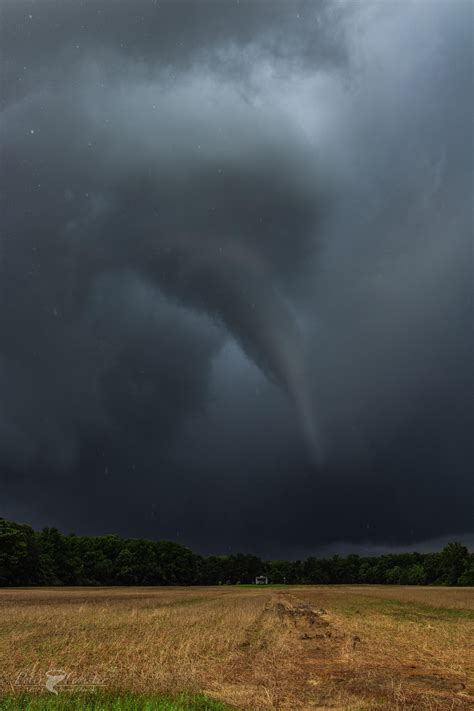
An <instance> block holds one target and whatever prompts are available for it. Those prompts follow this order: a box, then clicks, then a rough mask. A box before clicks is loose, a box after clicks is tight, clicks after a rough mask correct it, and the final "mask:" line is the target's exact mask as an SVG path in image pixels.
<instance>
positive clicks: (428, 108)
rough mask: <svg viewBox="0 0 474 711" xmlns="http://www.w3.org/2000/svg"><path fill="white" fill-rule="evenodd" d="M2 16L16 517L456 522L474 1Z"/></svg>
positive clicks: (300, 546) (376, 537) (428, 532)
mask: <svg viewBox="0 0 474 711" xmlns="http://www.w3.org/2000/svg"><path fill="white" fill-rule="evenodd" d="M0 12H1V20H2V22H1V27H2V30H1V33H2V37H1V39H2V41H1V45H2V48H3V49H2V51H3V57H2V59H3V61H2V72H3V77H2V78H3V83H2V86H3V87H4V88H3V90H2V97H1V98H2V106H3V110H2V120H1V126H0V131H1V142H2V168H1V180H2V237H1V241H0V332H1V334H2V337H1V342H0V391H1V393H2V395H1V399H0V477H1V481H2V489H3V492H4V496H2V503H3V508H4V514H5V515H10V516H12V517H17V518H24V519H26V520H31V521H33V522H34V523H38V524H39V523H41V524H46V523H57V524H59V525H62V526H63V527H65V528H67V529H69V528H76V529H77V530H82V531H85V530H90V531H103V530H106V529H115V530H119V531H121V532H123V533H128V534H134V535H141V534H144V535H151V536H156V537H160V536H168V537H175V538H176V537H178V538H182V539H183V540H185V541H186V542H187V543H189V544H192V545H196V546H201V547H203V548H205V549H206V548H207V549H213V550H217V549H219V550H224V549H226V547H227V546H234V547H241V548H242V547H247V548H254V549H255V550H259V551H261V552H263V553H268V554H270V553H272V554H274V553H278V551H280V550H285V551H287V550H289V549H291V550H295V551H298V550H305V551H306V550H309V549H311V547H312V546H314V547H318V546H322V545H326V544H329V543H330V542H334V541H338V540H345V541H348V540H351V541H353V543H354V544H355V545H357V544H358V543H359V542H363V541H369V542H370V541H372V542H374V543H376V544H377V545H384V544H387V545H388V544H393V545H398V544H403V543H412V542H413V541H416V540H424V539H427V538H430V537H432V538H435V537H439V536H443V535H448V534H451V533H452V534H456V533H464V532H467V531H468V529H469V526H470V513H469V512H470V508H471V504H472V495H473V493H472V482H471V470H472V465H473V463H474V462H473V451H472V442H471V433H472V424H473V412H472V355H473V337H472V287H471V280H472V261H471V251H470V250H471V238H472V212H471V208H470V200H471V196H472V37H471V29H470V21H471V19H472V18H471V14H472V8H471V5H470V3H469V2H463V1H462V0H458V1H457V2H455V3H451V4H449V5H448V3H441V2H440V3H429V4H428V3H423V2H421V1H420V2H408V0H407V1H404V2H402V3H383V4H382V3H370V2H360V3H344V2H341V3H339V2H305V1H302V2H275V3H272V4H271V5H270V4H269V3H266V2H257V1H253V2H231V1H230V0H228V1H227V2H196V1H193V2H191V1H188V0H186V1H185V2H184V1H183V2H151V1H148V0H147V1H145V0H135V1H134V2H133V3H132V2H123V1H122V2H112V1H110V2H105V3H104V2H102V3H99V2H97V0H86V1H85V2H73V1H72V0H62V1H61V2H59V1H58V2H54V1H53V0H41V1H38V0H37V1H36V2H32V1H30V2H27V1H26V0H15V2H13V0H1V1H0ZM316 421H317V422H316ZM308 445H309V447H308ZM323 455H324V456H323ZM84 506H86V507H87V510H88V515H87V520H85V519H84V516H83V514H82V513H81V511H82V510H83V507H84ZM262 511H264V512H265V514H264V515H263V516H262V515H261V512H262Z"/></svg>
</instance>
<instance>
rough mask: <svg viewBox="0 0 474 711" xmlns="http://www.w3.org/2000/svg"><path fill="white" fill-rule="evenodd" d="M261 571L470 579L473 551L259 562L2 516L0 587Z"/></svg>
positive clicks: (289, 579) (357, 579) (216, 581)
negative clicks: (35, 524)
mask: <svg viewBox="0 0 474 711" xmlns="http://www.w3.org/2000/svg"><path fill="white" fill-rule="evenodd" d="M262 574H263V575H266V576H268V579H269V582H271V583H288V584H318V585H320V584H329V583H332V584H343V583H379V584H384V583H387V584H392V585H474V554H472V553H469V551H468V549H467V548H466V547H465V546H463V545H461V544H460V543H449V544H448V545H447V546H446V547H445V548H443V550H442V551H441V552H439V553H397V554H390V555H381V556H376V557H374V556H370V557H366V556H359V555H349V556H346V557H342V556H338V555H334V556H332V557H331V558H315V557H310V558H307V559H306V560H303V561H300V560H297V561H286V560H272V561H262V560H261V559H260V558H258V557H257V556H254V555H243V554H240V553H239V554H235V555H224V556H201V555H197V554H196V553H193V552H192V551H191V550H189V549H188V548H185V547H184V546H182V545H180V544H179V543H173V542H172V541H149V540H142V539H127V538H121V537H119V536H116V535H105V536H76V535H75V534H69V535H63V534H62V533H60V532H59V531H58V530H57V529H56V528H44V529H43V530H42V531H34V530H33V529H32V528H31V527H30V526H27V525H23V524H18V523H13V522H11V521H6V520H5V519H3V518H0V586H27V585H221V584H223V585H225V584H231V585H232V584H238V583H240V584H245V583H251V582H253V581H254V580H255V577H256V576H257V575H262Z"/></svg>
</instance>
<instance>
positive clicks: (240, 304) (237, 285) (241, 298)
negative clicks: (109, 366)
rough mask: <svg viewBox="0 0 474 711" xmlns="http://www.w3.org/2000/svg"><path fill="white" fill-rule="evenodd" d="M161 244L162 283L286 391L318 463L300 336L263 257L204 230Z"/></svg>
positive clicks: (317, 436) (316, 430)
mask: <svg viewBox="0 0 474 711" xmlns="http://www.w3.org/2000/svg"><path fill="white" fill-rule="evenodd" d="M161 249H162V251H161V259H160V260H159V261H160V264H161V266H160V274H161V276H162V280H163V279H164V283H165V287H166V288H167V289H168V290H171V291H172V292H173V293H174V294H175V295H176V296H178V298H179V299H180V300H183V301H184V302H186V303H188V304H189V305H192V306H193V307H194V308H196V307H197V308H199V309H202V310H204V311H206V312H207V313H208V314H210V315H212V316H213V317H214V318H216V319H218V320H219V321H221V322H222V323H223V324H224V325H225V327H226V328H227V329H228V331H229V332H230V333H231V334H232V335H233V337H234V338H235V339H236V340H237V342H238V343H239V344H240V346H241V347H242V349H243V350H244V352H245V353H246V355H247V356H248V357H249V358H250V359H251V360H252V361H253V362H254V363H255V364H256V365H257V366H258V367H259V368H260V369H261V370H262V372H263V373H264V374H265V375H266V377H267V378H269V379H270V380H271V381H272V382H275V383H276V384H277V385H278V386H279V387H281V388H282V389H283V390H284V391H285V392H286V394H287V396H288V397H289V399H290V400H291V402H292V404H293V407H294V411H295V414H296V417H297V418H298V420H299V424H300V429H301V432H302V435H303V438H304V440H305V443H306V446H307V449H308V453H309V456H310V458H311V460H312V462H313V464H314V465H315V466H317V467H321V466H322V464H323V448H322V442H321V435H320V432H319V427H318V424H317V420H316V416H315V412H314V408H313V403H312V400H311V397H310V391H309V386H308V383H309V378H308V370H307V365H306V359H305V348H304V340H303V337H302V334H301V332H300V329H299V328H298V326H297V324H296V321H295V319H294V317H293V315H292V313H291V310H290V308H289V306H288V304H287V303H286V301H285V299H284V298H283V296H282V295H281V293H280V292H279V290H278V288H277V286H276V284H275V282H274V279H273V278H272V275H271V273H270V270H269V269H268V267H267V266H266V264H265V262H264V260H263V259H262V258H261V256H260V255H259V254H258V252H257V251H256V250H252V249H250V248H249V247H248V246H246V245H244V244H242V243H241V242H236V241H235V240H230V239H226V238H219V239H218V238H215V237H209V236H206V237H199V238H198V237H195V236H194V237H193V236H190V235H184V236H183V235H181V236H179V237H178V238H176V239H175V240H174V241H173V242H172V243H168V244H167V245H166V246H165V247H162V248H161Z"/></svg>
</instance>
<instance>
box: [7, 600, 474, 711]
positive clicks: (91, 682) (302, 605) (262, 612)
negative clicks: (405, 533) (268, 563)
mask: <svg viewBox="0 0 474 711" xmlns="http://www.w3.org/2000/svg"><path fill="white" fill-rule="evenodd" d="M473 609H474V590H472V589H468V588H417V587H398V586H397V587H388V586H385V587H379V586H324V587H315V586H311V587H279V588H277V587H274V588H265V587H263V586H262V587H256V588H251V587H241V588H240V587H219V588H61V589H51V588H48V589H46V588H36V589H3V590H0V685H1V690H2V691H1V696H0V711H1V710H5V711H13V710H15V711H16V710H17V709H25V710H26V709H31V711H43V709H44V711H46V710H48V711H58V710H59V709H64V710H66V709H68V711H69V709H71V710H72V711H74V709H78V710H79V709H81V710H82V709H84V711H88V710H89V709H91V710H93V709H94V710H97V711H98V709H113V710H115V711H118V710H119V709H120V710H121V711H132V709H133V710H134V709H137V711H138V709H150V711H151V709H153V710H155V709H156V710H157V711H158V710H160V711H181V710H182V709H189V710H191V709H195V710H196V711H198V710H199V711H206V710H207V711H223V709H225V708H228V706H227V704H228V705H230V707H231V708H237V709H242V710H247V711H258V710H260V709H262V710H263V709H281V710H282V711H283V710H288V711H290V710H293V709H308V710H309V709H320V710H321V709H348V710H354V711H356V710H357V709H361V710H362V709H394V710H395V709H413V710H415V709H416V710H417V711H418V710H419V709H420V710H421V709H426V710H428V709H429V710H433V709H470V708H473V707H474V690H473V685H472V682H473V666H474V659H473V651H474V650H473V640H474V611H473ZM46 672H49V674H50V678H53V677H54V678H55V679H56V678H57V679H59V678H60V677H63V678H61V679H60V680H59V681H58V680H56V682H54V690H56V691H58V694H57V696H55V695H53V694H52V693H50V692H49V691H47V690H46V688H45V682H46V680H47V678H48V677H47V675H46ZM54 675H56V676H54ZM183 693H185V694H186V696H185V697H183V696H182V694H183Z"/></svg>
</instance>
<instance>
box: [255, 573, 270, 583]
mask: <svg viewBox="0 0 474 711" xmlns="http://www.w3.org/2000/svg"><path fill="white" fill-rule="evenodd" d="M255 585H268V578H267V576H266V575H257V577H256V578H255Z"/></svg>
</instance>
